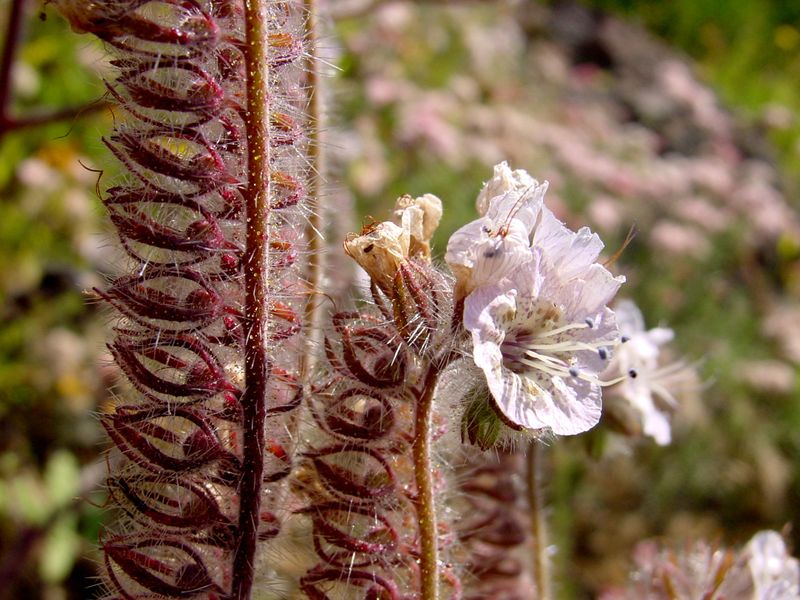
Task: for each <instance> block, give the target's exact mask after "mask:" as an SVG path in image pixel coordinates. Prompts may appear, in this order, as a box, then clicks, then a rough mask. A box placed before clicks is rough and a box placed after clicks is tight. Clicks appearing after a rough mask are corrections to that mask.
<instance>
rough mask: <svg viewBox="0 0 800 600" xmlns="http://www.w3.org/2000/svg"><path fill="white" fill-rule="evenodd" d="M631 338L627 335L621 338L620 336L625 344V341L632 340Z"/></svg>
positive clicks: (621, 341)
mask: <svg viewBox="0 0 800 600" xmlns="http://www.w3.org/2000/svg"><path fill="white" fill-rule="evenodd" d="M630 339H631V338H629V337H628V336H627V335H623V336H622V337H621V338H619V341H620V343H621V344H624V343H625V342H627V341H630Z"/></svg>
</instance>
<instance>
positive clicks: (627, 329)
mask: <svg viewBox="0 0 800 600" xmlns="http://www.w3.org/2000/svg"><path fill="white" fill-rule="evenodd" d="M614 311H615V312H616V314H617V324H618V325H619V331H620V334H621V335H622V341H623V342H624V343H622V344H620V346H619V347H618V348H617V349H616V352H615V353H614V356H613V358H612V360H611V362H610V364H609V368H608V370H607V371H606V372H605V373H604V376H605V377H608V378H612V377H616V376H618V375H625V374H629V375H630V377H627V378H624V379H622V380H621V381H620V383H619V384H618V385H617V386H615V387H614V388H613V391H612V390H609V393H612V394H613V395H614V397H615V398H617V399H620V400H623V401H624V402H625V403H626V404H627V406H628V407H629V408H630V409H632V411H633V413H634V418H635V419H636V420H638V422H639V423H638V426H639V427H640V428H641V431H642V432H643V433H644V434H645V435H648V436H650V437H652V438H653V439H654V440H655V441H656V443H658V444H661V445H666V444H669V443H670V441H671V432H670V422H669V418H668V413H669V409H671V408H674V407H675V406H676V405H677V401H676V400H675V397H674V396H673V394H672V392H670V389H669V388H670V387H671V386H674V385H675V384H676V383H678V382H679V381H680V379H682V378H683V377H684V376H685V375H687V374H688V372H689V367H688V366H687V365H686V364H685V363H683V362H676V363H673V364H670V365H667V366H663V367H659V355H660V353H661V347H662V346H663V345H664V344H666V343H668V342H670V341H671V340H672V338H673V337H674V334H673V331H672V330H671V329H668V328H666V327H655V328H653V329H649V330H647V329H645V323H644V318H643V317H642V313H641V311H640V310H639V309H638V308H637V306H636V305H635V304H634V303H633V302H631V301H630V300H621V301H619V302H617V303H616V305H615V306H614Z"/></svg>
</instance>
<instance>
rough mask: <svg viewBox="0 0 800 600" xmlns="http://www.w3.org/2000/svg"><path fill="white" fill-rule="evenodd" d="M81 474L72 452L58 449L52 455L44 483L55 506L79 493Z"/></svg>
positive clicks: (62, 503) (66, 501) (64, 502)
mask: <svg viewBox="0 0 800 600" xmlns="http://www.w3.org/2000/svg"><path fill="white" fill-rule="evenodd" d="M80 474H81V472H80V466H79V465H78V461H77V459H76V458H75V456H74V455H73V454H72V453H70V452H68V451H66V450H58V451H56V452H55V453H54V454H53V455H52V456H51V457H50V460H48V461H47V465H46V466H45V469H44V484H45V488H47V492H48V495H49V497H50V501H51V503H52V505H53V506H63V505H64V504H67V503H68V502H70V501H71V500H72V499H73V498H74V497H75V496H76V495H77V494H78V490H79V487H80Z"/></svg>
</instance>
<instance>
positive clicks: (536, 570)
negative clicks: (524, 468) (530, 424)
mask: <svg viewBox="0 0 800 600" xmlns="http://www.w3.org/2000/svg"><path fill="white" fill-rule="evenodd" d="M544 450H545V448H544V445H543V444H542V443H541V442H537V441H536V440H534V441H532V442H531V443H530V444H528V505H529V507H530V515H531V534H532V536H533V539H532V543H533V579H534V583H535V585H536V598H537V599H538V600H551V598H552V597H553V594H552V590H551V586H550V557H549V556H548V552H547V546H548V534H547V518H546V516H545V501H544V491H543V489H542V463H543V460H544Z"/></svg>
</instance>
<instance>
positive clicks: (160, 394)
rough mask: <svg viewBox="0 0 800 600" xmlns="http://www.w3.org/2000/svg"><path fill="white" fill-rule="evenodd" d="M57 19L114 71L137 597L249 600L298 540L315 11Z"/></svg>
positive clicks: (85, 12) (118, 289)
mask: <svg viewBox="0 0 800 600" xmlns="http://www.w3.org/2000/svg"><path fill="white" fill-rule="evenodd" d="M56 4H57V5H58V7H59V9H60V10H61V11H62V12H63V14H64V15H65V16H66V17H67V18H68V19H69V21H70V23H71V24H72V26H73V28H74V29H76V30H77V31H81V32H89V33H93V34H94V35H96V36H97V37H99V38H100V39H102V40H103V41H104V42H105V43H106V44H107V46H108V48H109V50H110V51H111V53H112V54H113V61H112V64H113V65H114V67H115V68H116V70H117V76H116V78H115V79H114V80H113V81H110V82H108V91H109V95H110V96H111V97H112V98H113V100H114V101H116V103H117V105H118V107H119V110H118V111H117V112H116V113H115V116H116V121H115V127H114V131H113V132H112V133H111V135H110V136H108V137H107V138H106V139H105V143H106V145H107V146H108V148H109V149H110V151H111V152H112V153H113V154H114V156H116V157H117V158H118V159H119V161H121V163H122V164H123V166H124V168H125V171H126V176H125V178H124V180H123V181H121V182H119V183H118V184H117V185H114V186H113V187H111V188H110V189H108V190H107V191H106V193H105V198H104V202H105V205H106V207H107V208H108V211H109V214H110V218H111V221H112V222H113V224H114V225H115V226H116V228H117V233H118V235H119V239H120V242H121V244H122V247H123V248H124V250H125V253H126V255H127V261H126V263H125V264H124V266H123V269H124V271H125V272H124V273H123V274H122V275H120V276H118V277H117V278H116V279H114V280H113V281H112V282H111V284H110V285H109V286H108V288H107V289H105V290H102V291H99V292H98V293H99V294H100V295H101V296H102V297H103V298H104V299H106V300H107V301H108V302H109V303H110V304H111V305H112V306H113V307H114V308H115V309H117V313H118V320H117V324H116V327H115V337H114V340H113V341H112V342H111V344H110V349H111V352H112V354H113V356H114V358H115V360H116V363H117V365H118V366H119V367H120V369H121V371H122V373H123V374H124V375H125V378H126V380H127V383H128V385H127V386H125V387H127V388H129V389H126V390H124V391H121V392H120V398H121V399H120V401H119V403H118V404H117V405H116V406H115V407H114V408H113V410H112V411H110V412H109V413H107V414H105V415H103V418H102V421H103V425H104V426H105V428H106V430H107V431H108V434H109V436H110V437H111V439H112V441H113V442H114V444H115V446H116V451H117V452H118V453H119V454H120V455H121V456H120V457H119V458H118V459H115V460H114V462H115V463H116V462H119V463H120V465H119V466H117V467H115V470H114V472H113V473H111V474H110V476H109V488H110V493H111V496H112V498H113V499H114V500H115V501H116V503H117V504H118V506H119V507H120V508H121V510H122V512H123V513H124V515H126V517H127V519H126V520H125V521H123V525H121V526H120V527H119V528H118V530H117V532H116V533H107V534H105V535H104V539H103V540H102V542H101V545H102V548H103V550H104V553H105V564H106V584H107V586H108V593H109V595H110V596H111V597H118V598H190V597H191V598H248V597H250V593H251V588H252V586H253V582H254V580H255V578H256V575H257V573H256V569H257V568H258V565H259V560H258V558H259V542H262V541H268V540H270V539H271V538H274V537H275V536H276V535H277V534H278V532H279V530H280V527H281V514H280V512H279V511H278V510H277V507H276V505H275V499H276V498H277V497H278V496H279V495H280V494H279V489H280V486H281V485H282V483H281V480H283V479H284V478H285V477H286V475H287V474H288V473H289V472H290V469H291V456H292V449H291V443H290V442H291V431H292V425H291V421H290V419H291V418H292V417H291V413H292V411H293V410H294V408H295V407H296V406H297V405H298V404H299V402H300V399H301V395H302V394H301V390H302V386H301V382H300V380H299V373H298V370H297V357H298V356H299V354H300V352H299V348H300V347H301V345H300V344H301V342H300V341H295V337H296V336H295V334H296V333H297V332H298V331H299V330H300V328H301V324H302V323H301V315H302V314H303V305H302V302H301V298H302V294H303V292H304V289H303V288H302V287H301V285H300V281H301V278H300V277H299V270H300V269H301V268H302V262H303V261H302V260H300V259H299V257H302V256H303V250H304V244H305V240H304V239H303V222H304V211H305V210H306V209H305V208H304V206H305V201H306V192H305V190H306V183H305V180H306V172H305V171H306V169H307V164H306V163H305V162H304V160H303V156H304V154H305V145H306V143H307V142H306V138H307V136H306V130H307V127H308V119H307V118H306V116H305V113H304V107H305V105H306V102H307V95H306V94H307V91H306V90H305V89H304V73H303V67H304V64H303V59H304V31H303V23H304V18H305V15H304V10H303V5H302V3H300V2H295V1H288V0H287V1H273V0H248V1H243V0H215V1H211V0H158V1H148V0H109V1H105V2H77V1H73V0H57V1H56Z"/></svg>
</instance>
